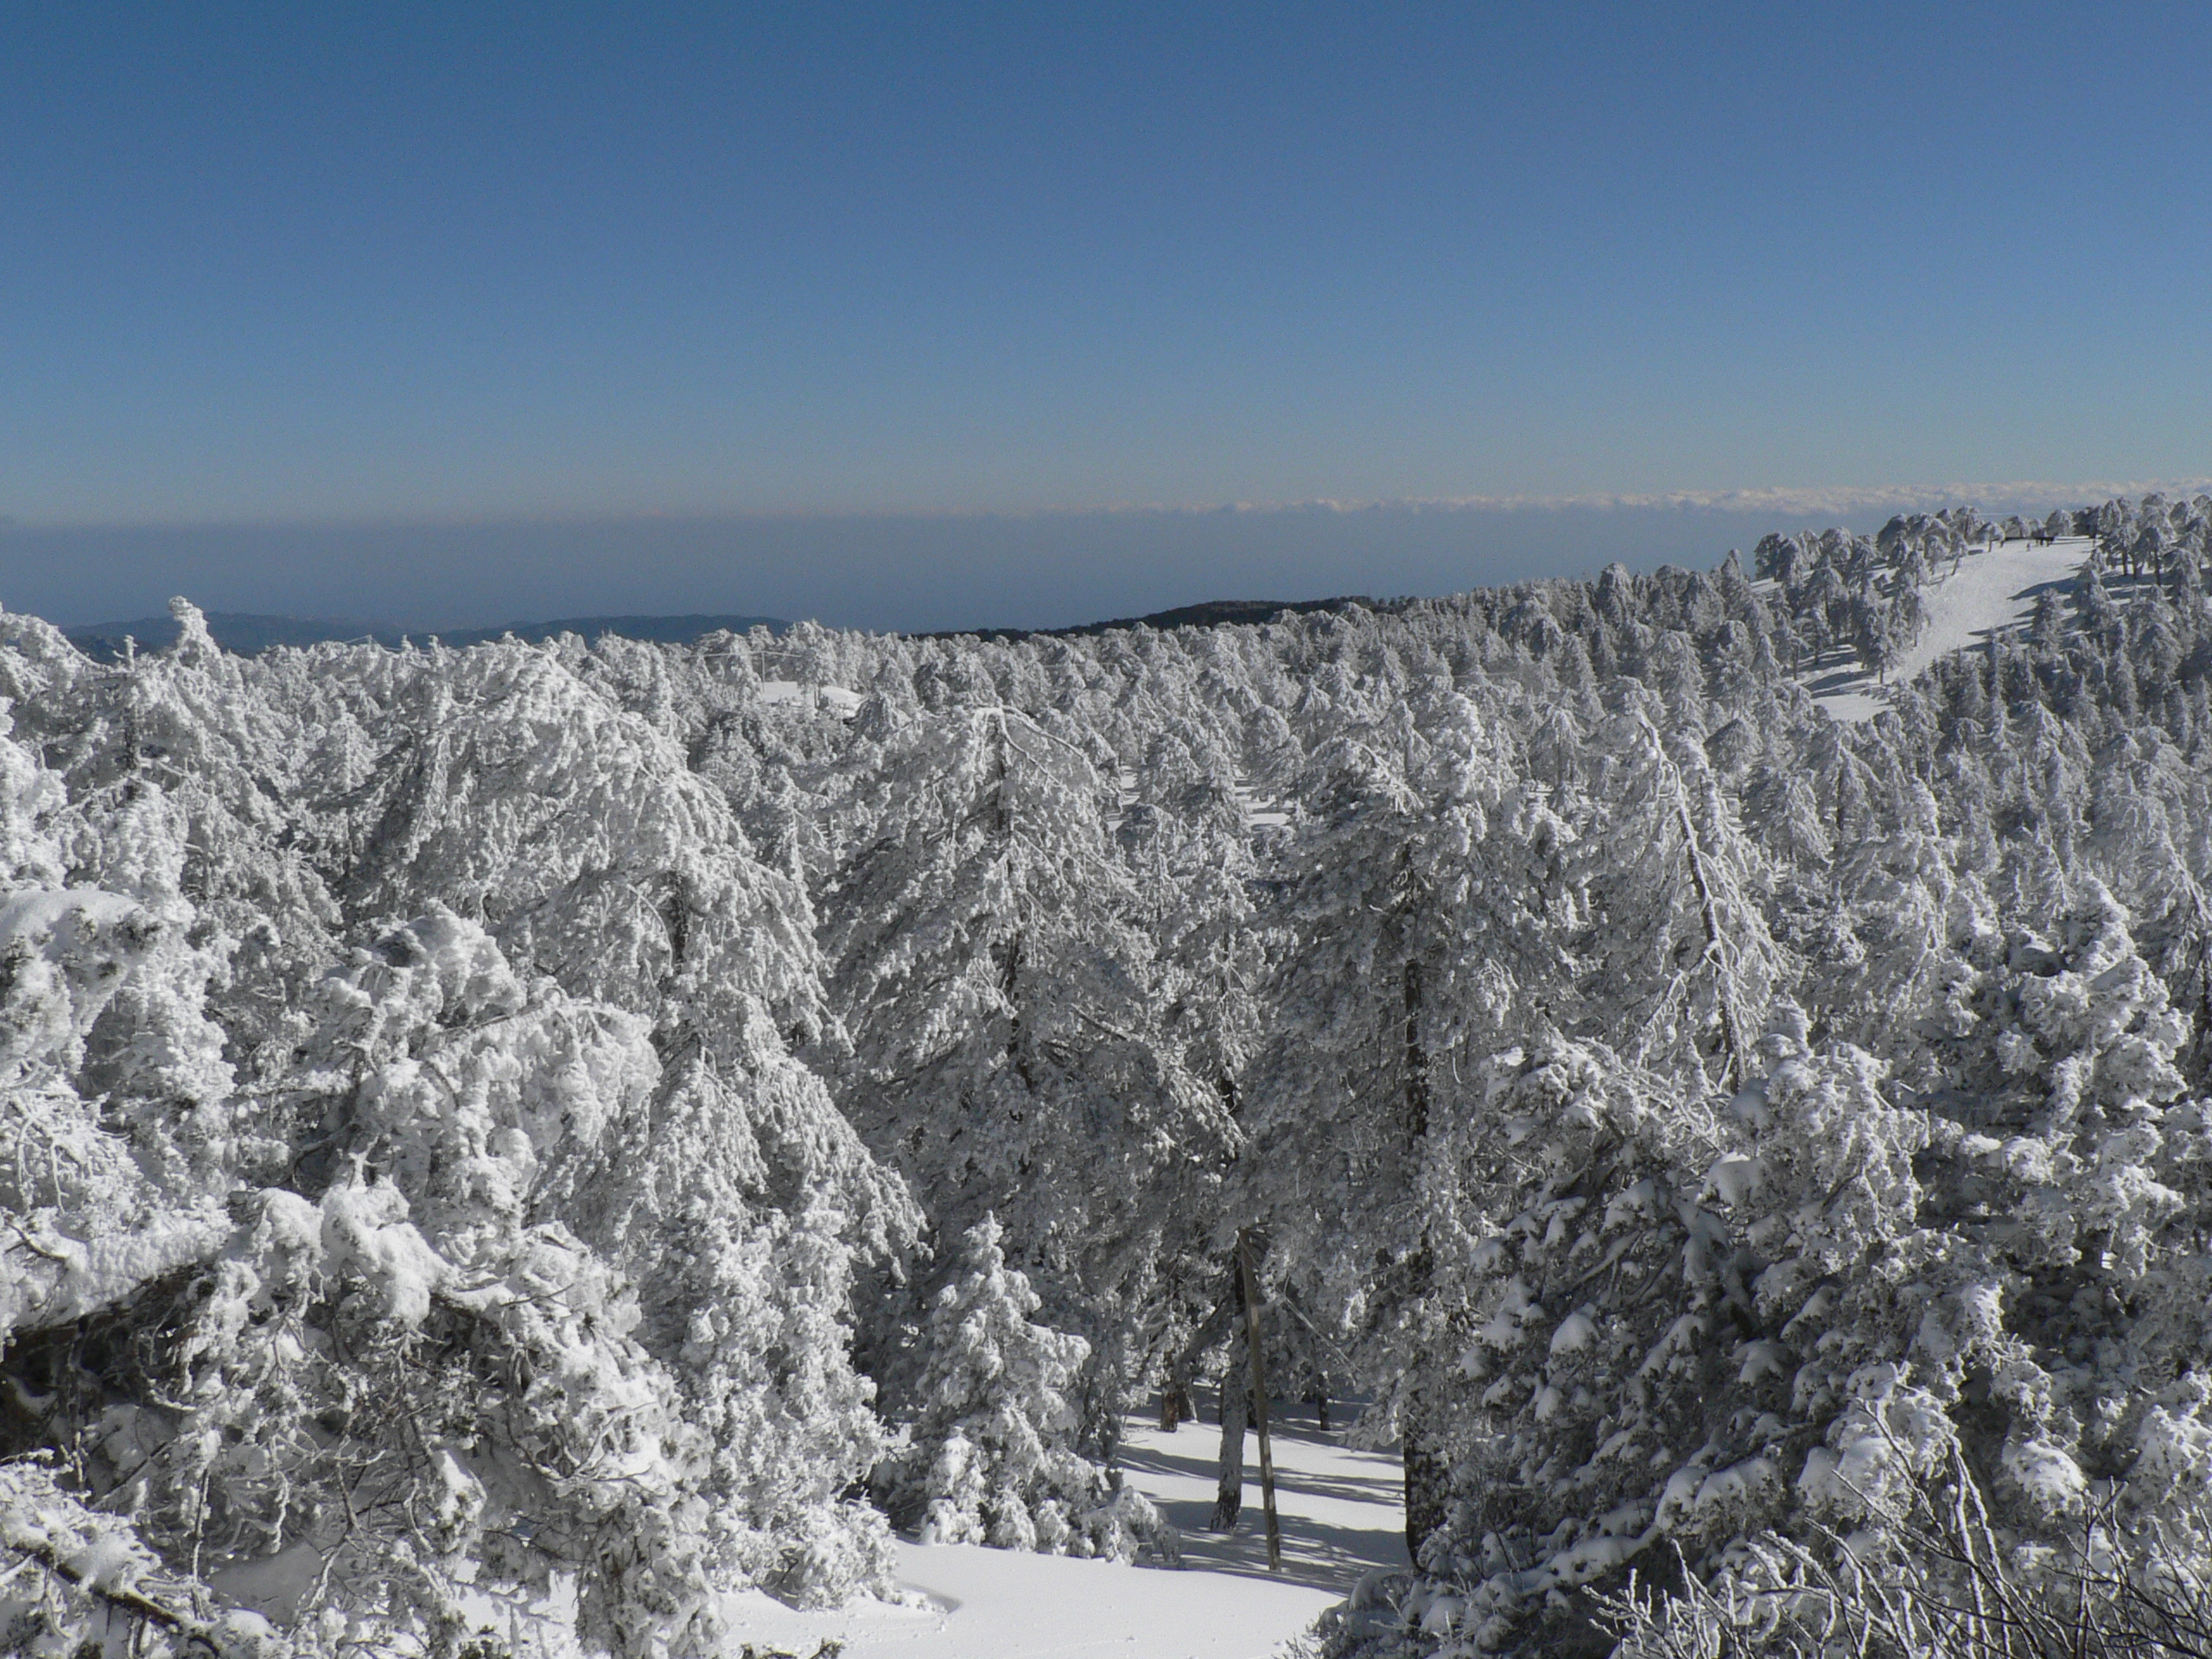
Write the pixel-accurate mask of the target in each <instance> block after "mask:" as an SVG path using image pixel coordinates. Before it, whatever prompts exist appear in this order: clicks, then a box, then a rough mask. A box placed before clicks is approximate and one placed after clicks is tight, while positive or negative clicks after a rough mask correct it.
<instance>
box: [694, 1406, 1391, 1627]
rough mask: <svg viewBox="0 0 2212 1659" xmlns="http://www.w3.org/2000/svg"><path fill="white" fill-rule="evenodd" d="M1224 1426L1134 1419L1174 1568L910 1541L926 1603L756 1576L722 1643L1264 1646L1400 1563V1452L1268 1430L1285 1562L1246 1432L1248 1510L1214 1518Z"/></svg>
mask: <svg viewBox="0 0 2212 1659" xmlns="http://www.w3.org/2000/svg"><path fill="white" fill-rule="evenodd" d="M1219 1437H1220V1430H1219V1429H1217V1428H1216V1427H1214V1426H1213V1425H1212V1424H1211V1423H1186V1424H1185V1425H1184V1427H1182V1429H1181V1430H1180V1431H1179V1432H1178V1433H1173V1434H1162V1433H1160V1430H1159V1427H1158V1426H1157V1424H1155V1423H1148V1422H1146V1421H1143V1420H1141V1419H1137V1418H1132V1419H1131V1420H1130V1422H1129V1427H1128V1440H1126V1441H1125V1442H1124V1443H1123V1450H1122V1467H1123V1469H1124V1470H1125V1471H1126V1478H1128V1481H1129V1483H1130V1484H1132V1485H1134V1486H1136V1487H1137V1488H1139V1489H1140V1490H1141V1491H1143V1492H1144V1493H1145V1494H1146V1495H1147V1497H1150V1498H1152V1500H1153V1501H1154V1503H1158V1504H1159V1505H1160V1508H1161V1510H1163V1511H1164V1512H1165V1513H1166V1516H1167V1518H1168V1519H1169V1520H1171V1521H1173V1522H1174V1523H1175V1524H1176V1525H1177V1526H1178V1527H1179V1528H1181V1529H1182V1531H1183V1562H1184V1564H1183V1566H1182V1567H1181V1568H1180V1569H1179V1570H1173V1571H1171V1570H1167V1569H1165V1568H1160V1567H1128V1566H1123V1565H1122V1564H1121V1563H1119V1562H1109V1561H1082V1560H1070V1559H1069V1558H1067V1557H1065V1556H1057V1555H1030V1554H1017V1553H1015V1552H1014V1551H1011V1550H1001V1549H984V1548H979V1547H977V1546H975V1545H971V1544H953V1545H938V1546H934V1547H931V1546H925V1545H921V1544H911V1543H902V1544H900V1545H899V1562H900V1571H901V1574H902V1577H903V1578H904V1580H905V1582H906V1586H907V1587H908V1588H909V1589H910V1590H912V1591H913V1592H918V1598H917V1599H918V1601H919V1603H920V1605H916V1606H913V1607H892V1606H886V1605H882V1604H880V1603H874V1602H870V1603H863V1604H861V1605H858V1606H854V1607H846V1608H841V1609H838V1610H837V1611H833V1612H821V1613H801V1612H794V1611H792V1610H791V1609H790V1608H788V1607H785V1606H784V1605H781V1604H780V1603H779V1602H776V1601H773V1600H772V1599H770V1598H768V1597H767V1596H765V1595H762V1594H760V1593H759V1592H747V1593H745V1594H742V1595H738V1596H734V1597H732V1598H731V1599H730V1601H729V1604H728V1605H729V1612H730V1624H731V1630H732V1635H731V1639H730V1644H729V1647H728V1649H727V1652H728V1654H729V1655H730V1656H732V1659H735V1656H738V1655H741V1654H742V1653H743V1652H744V1651H745V1648H746V1645H747V1643H751V1644H752V1646H753V1649H755V1651H756V1652H775V1651H778V1650H781V1651H783V1652H785V1653H794V1654H798V1655H800V1656H803V1659H810V1656H812V1655H813V1654H814V1653H816V1652H817V1650H818V1649H819V1648H820V1645H821V1643H823V1641H825V1640H829V1641H834V1642H839V1643H843V1648H842V1659H1103V1656H1107V1655H1114V1656H1121V1659H1266V1656H1268V1655H1270V1654H1274V1653H1278V1652H1280V1651H1281V1649H1283V1646H1284V1644H1285V1643H1289V1642H1292V1641H1294V1639H1295V1638H1296V1637H1298V1636H1299V1635H1300V1633H1301V1632H1302V1631H1304V1630H1306V1627H1307V1626H1309V1625H1310V1624H1313V1620H1314V1618H1316V1617H1317V1616H1318V1615H1319V1613H1320V1611H1321V1610H1322V1609H1323V1608H1325V1607H1327V1606H1329V1605H1331V1604H1332V1603H1334V1602H1338V1601H1341V1600H1343V1599H1344V1597H1345V1596H1346V1595H1347V1594H1349V1593H1350V1592H1351V1587H1352V1585H1353V1583H1354V1582H1355V1581H1356V1580H1357V1579H1358V1578H1359V1575H1360V1574H1361V1573H1365V1572H1368V1571H1370V1570H1371V1569H1373V1568H1375V1567H1403V1566H1404V1565H1405V1564H1406V1543H1405V1530H1404V1522H1403V1519H1402V1510H1401V1509H1400V1507H1399V1506H1400V1497H1401V1493H1402V1477H1401V1475H1400V1471H1399V1467H1398V1461H1397V1459H1395V1458H1394V1457H1388V1456H1383V1455H1381V1454H1378V1453H1376V1452H1353V1451H1348V1450H1346V1449H1345V1447H1344V1445H1343V1440H1344V1436H1343V1434H1342V1433H1334V1434H1327V1435H1324V1434H1320V1433H1316V1432H1315V1430H1314V1427H1313V1419H1312V1417H1311V1415H1310V1414H1294V1415H1293V1417H1292V1419H1291V1421H1288V1422H1287V1423H1282V1424H1279V1425H1278V1426H1277V1427H1276V1432H1275V1435H1274V1459H1275V1485H1276V1497H1277V1507H1278V1508H1279V1510H1281V1517H1282V1539H1283V1551H1282V1555H1283V1570H1282V1572H1281V1575H1280V1576H1278V1575H1274V1574H1271V1573H1268V1561H1267V1544H1266V1539H1265V1535H1264V1532H1263V1530H1262V1520H1261V1514H1260V1486H1259V1471H1258V1467H1257V1464H1256V1459H1257V1457H1258V1450H1257V1446H1256V1443H1255V1441H1254V1440H1252V1439H1250V1438H1249V1437H1248V1438H1247V1439H1246V1441H1245V1452H1246V1455H1247V1459H1248V1465H1247V1468H1246V1471H1245V1487H1244V1501H1245V1510H1244V1517H1243V1522H1242V1523H1241V1524H1240V1525H1239V1527H1238V1529H1237V1530H1236V1532H1235V1533H1233V1534H1231V1535H1229V1536H1227V1537H1218V1536H1217V1535H1214V1534H1211V1533H1209V1532H1207V1531H1205V1522H1206V1520H1207V1518H1208V1516H1209V1515H1210V1514H1211V1510H1212V1508H1213V1491H1214V1455H1215V1451H1216V1448H1217V1446H1218V1445H1219Z"/></svg>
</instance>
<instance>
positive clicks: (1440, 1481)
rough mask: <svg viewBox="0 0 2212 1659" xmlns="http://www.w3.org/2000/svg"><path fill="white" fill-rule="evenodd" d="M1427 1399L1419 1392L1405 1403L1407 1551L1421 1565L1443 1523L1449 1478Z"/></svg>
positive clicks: (1416, 1564) (1415, 1563) (1415, 1564)
mask: <svg viewBox="0 0 2212 1659" xmlns="http://www.w3.org/2000/svg"><path fill="white" fill-rule="evenodd" d="M1428 1416H1429V1414H1428V1408H1427V1402H1425V1401H1423V1400H1422V1399H1421V1396H1420V1395H1418V1394H1416V1395H1414V1397H1413V1398H1412V1399H1411V1400H1409V1401H1408V1402H1407V1403H1406V1414H1405V1433H1406V1446H1405V1462H1406V1554H1408V1556H1409V1557H1411V1558H1412V1560H1413V1562H1414V1566H1416V1567H1418V1566H1419V1565H1421V1546H1422V1545H1423V1544H1425V1543H1427V1541H1428V1537H1429V1535H1430V1534H1431V1533H1433V1532H1434V1531H1435V1530H1436V1529H1438V1528H1440V1527H1441V1526H1442V1525H1443V1524H1444V1505H1445V1501H1446V1497H1447V1496H1448V1495H1449V1488H1450V1481H1449V1478H1448V1475H1447V1471H1446V1469H1445V1466H1444V1459H1443V1458H1442V1457H1440V1455H1439V1454H1438V1453H1437V1452H1436V1450H1435V1449H1434V1447H1433V1446H1431V1445H1430V1444H1429V1433H1430V1431H1429V1421H1428Z"/></svg>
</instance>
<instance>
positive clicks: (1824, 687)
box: [1807, 536, 2096, 721]
mask: <svg viewBox="0 0 2212 1659" xmlns="http://www.w3.org/2000/svg"><path fill="white" fill-rule="evenodd" d="M2095 545H2096V542H2095V538H2094V537H2088V536H2070V537H2061V538H2060V539H2058V540H2056V541H2050V542H2045V541H2037V540H2035V539H2032V538H2031V539H2027V540H2021V541H2003V542H1994V543H1990V544H1988V545H1986V546H1984V547H1978V548H1970V549H1968V550H1967V552H1966V554H1965V556H1963V557H1962V558H1961V559H1960V560H1959V561H1958V563H1956V564H1955V566H1954V567H1953V568H1952V569H1951V570H1950V571H1949V572H1948V573H1947V574H1946V575H1944V576H1943V577H1942V580H1941V581H1940V582H1936V583H1935V584H1933V585H1932V586H1931V587H1929V588H1928V590H1927V594H1926V598H1927V605H1928V622H1927V626H1925V627H1923V629H1922V630H1921V633H1920V638H1919V639H1916V640H1915V641H1914V642H1913V643H1912V645H1910V647H1908V648H1907V649H1906V650H1905V651H1904V652H1900V653H1899V654H1898V657H1897V661H1896V662H1895V663H1894V664H1891V668H1890V670H1889V672H1888V673H1887V674H1886V675H1885V676H1883V677H1882V679H1883V680H1885V681H1886V682H1887V685H1904V684H1907V683H1910V682H1911V680H1912V679H1913V678H1914V677H1915V676H1916V675H1918V674H1919V673H1920V671H1922V670H1923V669H1925V668H1927V667H1928V666H1929V664H1933V663H1936V662H1937V661H1939V660H1940V659H1942V658H1945V657H1948V655H1950V653H1951V652H1955V651H1962V650H1964V649H1966V647H1967V646H1969V645H1980V644H1981V643H1982V642H1983V641H1985V640H1986V639H1989V638H1990V637H1991V635H1993V634H1995V633H2000V632H2008V631H2010V630H2011V629H2013V628H2018V627H2022V626H2025V625H2026V623H2027V621H2028V619H2029V618H2030V617H2031V615H2033V614H2034V613H2035V608H2036V601H2037V599H2038V598H2040V597H2041V596H2042V595H2043V594H2044V592H2045V591H2047V590H2049V589H2050V588H2063V587H2065V586H2066V585H2067V584H2069V583H2070V582H2072V581H2073V580H2074V578H2075V576H2077V575H2080V574H2081V571H2082V561H2084V560H2085V559H2087V558H2088V556H2089V553H2090V550H2092V549H2093V548H2094V547H2095ZM1807 689H1808V690H1810V691H1811V692H1812V694H1813V701H1814V702H1817V703H1819V704H1820V705H1821V707H1822V708H1823V709H1827V711H1828V713H1830V714H1831V715H1834V716H1835V717H1836V718H1837V719H1838V720H1844V721H1862V720H1872V718H1873V717H1874V716H1875V715H1878V714H1879V713H1880V712H1881V711H1882V710H1883V709H1885V708H1887V707H1888V706H1889V692H1888V690H1887V687H1886V685H1885V684H1883V683H1878V681H1877V678H1876V676H1875V675H1874V673H1873V671H1872V670H1871V669H1867V668H1864V667H1861V666H1859V664H1852V665H1851V666H1849V667H1848V668H1845V669H1842V670H1840V671H1834V670H1832V671H1827V672H1825V673H1820V674H1817V675H1815V677H1813V678H1812V679H1811V680H1810V681H1809V682H1808V686H1807Z"/></svg>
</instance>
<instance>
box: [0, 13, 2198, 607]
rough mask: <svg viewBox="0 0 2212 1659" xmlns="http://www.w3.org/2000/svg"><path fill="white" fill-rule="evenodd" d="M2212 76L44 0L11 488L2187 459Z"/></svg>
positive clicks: (629, 488) (1111, 490)
mask: <svg viewBox="0 0 2212 1659" xmlns="http://www.w3.org/2000/svg"><path fill="white" fill-rule="evenodd" d="M2209 114H2212V10H2207V9H2205V8H2202V7H2201V6H2171V7H2168V6H2149V5H2145V6H2114V5H2110V4H2106V5H2098V6H2081V7H2072V8H2069V7H2057V6H2038V5H2034V4H2013V5H2006V6H1988V7H1974V6H1930V5H1927V4H1925V3H1920V4H1913V5H1909V6H1905V5H1880V4H1853V5H1836V6H1825V7H1824V6H1798V5H1780V6H1778V5H1774V4H1771V3H1769V4H1762V5H1758V6H1743V7H1737V6H1727V5H1701V6H1694V7H1693V6H1679V5H1675V6H1663V7H1662V6H1656V5H1634V6H1631V5H1609V6H1589V5H1573V4H1553V5H1536V4H1526V5H1519V6H1512V7H1503V6H1483V5H1471V4H1439V5H1422V4H1407V5H1382V4H1374V3H1366V4H1358V5H1351V4H1346V5H1339V6H1306V5H1296V4H1281V3H1276V4H1268V5H1254V6H1249V7H1244V6H1230V5H1208V4H1200V3H1184V4H1179V5H1173V6H1161V7H1158V8H1150V7H1144V6H1138V5H1117V6H1084V5H1076V4H1067V3H1058V4H1037V5H1027V6H1025V5H1015V4H996V5H988V6H967V5H962V4H957V3H945V0H930V3H913V4H908V5H902V6H885V7H853V6H842V5H836V4H808V5H793V6H789V7H784V6H772V5H758V6H734V5H731V6H698V7H687V6H676V5H654V4H630V5H620V6H617V5H607V6H600V7H583V6H569V5H536V4H533V5H521V4H516V5H502V6H494V5H488V4H484V5H478V4H467V3H459V0H454V3H440V4H427V3H415V4H401V3H395V4H379V5H373V6H372V5H354V4H343V3H316V4H312V5H301V4H298V3H287V4H283V5H271V6H268V7H265V8H257V7H247V6H238V5H191V4H179V5H147V4H131V5H127V6H113V7H111V6H105V5H101V4H98V3H80V0H73V3H70V4H67V5H48V4H43V3H41V4H30V3H24V0H0V515H5V516H7V517H10V518H14V519H16V521H17V522H18V524H19V525H21V526H30V527H35V528H41V529H51V528H54V527H57V526H70V527H79V528H81V527H86V526H139V527H149V526H180V525H183V526H203V527H204V526H207V525H209V524H239V523H247V522H251V523H256V524H261V525H263V526H264V527H265V526H268V525H271V524H276V525H283V524H298V523H304V522H308V521H315V522H321V523H323V524H327V523H329V522H330V521H345V522H361V523H393V522H404V523H407V524H412V525H415V526H416V527H417V528H418V529H419V527H420V526H421V525H422V524H425V523H448V522H451V521H454V520H472V521H484V520H499V521H509V520H538V521H543V520H548V519H554V520H558V519H569V520H575V519H579V518H588V519H592V520H595V521H615V520H621V519H624V518H636V517H638V516H640V515H651V514H671V515H676V516H678V517H686V518H699V517H706V518H713V517H715V516H717V515H721V516H728V515H737V516H740V517H742V516H745V515H758V514H764V513H765V514H788V513H798V514H805V515H811V516H814V517H816V518H823V519H828V520H841V521H842V520H843V519H846V518H849V517H850V516H851V515H855V514H857V515H881V514H890V515H912V514H917V513H919V514H929V513H937V512H947V511H954V512H963V511H982V512H993V513H1000V514H1008V513H1012V514H1019V513H1023V512H1030V511H1032V510H1034V509H1038V508H1041V507H1047V506H1051V507H1080V508H1092V507H1100V506H1105V505H1114V504H1125V503H1169V504H1200V503H1213V502H1225V501H1260V502H1296V501H1304V500H1309V499H1315V498H1336V499H1361V500H1368V499H1397V498H1408V497H1411V498H1431V497H1459V496H1465V495H1471V494H1473V495H1524V494H1535V495H1580V494H1586V493H1619V492H1643V491H1666V490H1675V489H1694V490H1731V489H1751V488H1762V487H1767V486H1834V485H1858V486H1884V485H1895V484H1904V483H1913V482H1934V481H1941V480H1959V479H1969V480H1971V479H1995V480H2018V479H2046V480H2073V479H2088V478H2097V477H2106V478H2111V477H2119V478H2173V477H2183V476H2193V475H2196V474H2204V473H2207V472H2212V464H2208V463H2212V454H2208V450H2212V444H2208V442H2207V437H2208V434H2212V373H2208V370H2209V369H2212V349H2209V348H2212V305H2208V304H2207V303H2206V299H2207V296H2208V294H2212V124H2208V120H2207V117H2208V115H2209ZM1753 533H1756V532H1755V531H1754V532H1753ZM41 545H50V543H41ZM6 549H7V542H6V540H5V538H0V601H6V602H9V603H11V604H20V601H17V600H16V599H13V598H11V597H10V592H11V590H12V589H20V588H21V587H22V579H23V577H24V575H25V573H24V571H23V570H22V568H21V567H22V556H21V555H20V549H19V551H18V556H17V557H16V562H15V563H14V565H12V566H11V564H10V556H9V554H8V553H7V550H6ZM1716 551H1717V550H1716ZM887 556H889V555H887ZM1193 579H1195V577H1194V578H1193ZM34 585H35V584H34ZM1339 585H1346V586H1351V585H1357V586H1380V587H1385V588H1387V587H1389V586H1390V585H1391V584H1390V583H1389V582H1380V583H1359V584H1353V583H1342V584H1339ZM1198 586H1199V587H1200V588H1205V583H1204V582H1199V583H1198ZM131 593H132V594H136V593H137V589H135V588H134V589H132V590H131ZM1203 596H1205V594H1204V593H1203V592H1173V593H1163V594H1160V596H1159V602H1160V604H1163V605H1164V604H1169V603H1174V602H1179V601H1183V600H1187V599H1190V598H1195V597H1203ZM696 597H697V600H698V601H699V602H698V604H697V605H696V608H750V607H745V606H743V605H742V604H741V603H738V602H734V601H741V598H742V596H741V595H733V594H705V593H701V594H698V595H697V596H696ZM86 602H87V603H88V604H90V605H91V607H92V609H94V610H96V611H98V610H100V609H102V608H103V607H102V605H101V604H100V603H98V602H94V601H86ZM135 602H136V601H135V600H133V599H131V598H130V597H127V596H125V595H124V594H123V593H122V591H121V590H120V589H118V592H117V594H116V600H115V607H106V608H107V613H110V614H113V613H115V610H116V608H117V607H120V608H121V609H122V610H123V612H124V613H130V607H131V606H132V604H134V603H135ZM384 608H385V612H386V613H393V614H403V615H404V614H406V613H409V612H410V608H411V610H412V611H413V612H415V613H422V611H423V603H422V602H421V596H420V595H415V596H414V597H412V598H407V597H395V598H394V600H393V601H392V602H391V604H389V605H387V606H385V607H384ZM615 608H626V607H619V606H618V607H615ZM686 608H695V607H686ZM817 608H821V609H823V611H824V613H829V612H831V611H834V610H835V608H836V607H835V605H834V604H832V603H830V602H829V601H822V602H821V603H820V604H819V605H818V606H817ZM986 620H988V619H986Z"/></svg>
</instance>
